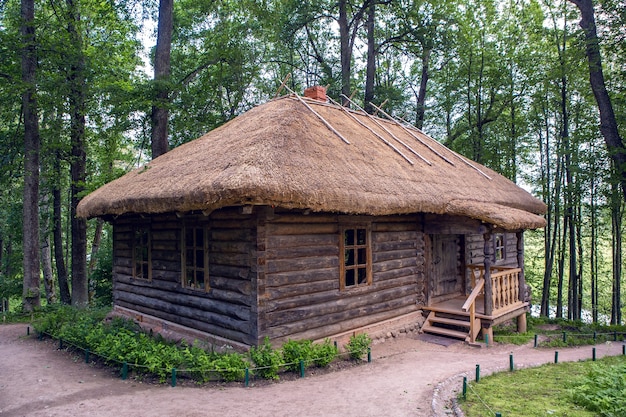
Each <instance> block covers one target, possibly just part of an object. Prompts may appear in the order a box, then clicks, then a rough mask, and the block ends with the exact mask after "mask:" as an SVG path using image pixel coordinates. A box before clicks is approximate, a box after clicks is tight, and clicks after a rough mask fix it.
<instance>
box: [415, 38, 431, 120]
mask: <svg viewBox="0 0 626 417" xmlns="http://www.w3.org/2000/svg"><path fill="white" fill-rule="evenodd" d="M431 53H432V49H430V48H426V47H424V48H423V50H422V77H421V78H420V89H419V92H418V93H417V103H416V108H415V113H416V114H415V127H417V128H418V129H421V128H422V127H424V114H425V113H426V87H427V84H428V78H429V76H430V74H429V72H428V69H429V65H430V55H431Z"/></svg>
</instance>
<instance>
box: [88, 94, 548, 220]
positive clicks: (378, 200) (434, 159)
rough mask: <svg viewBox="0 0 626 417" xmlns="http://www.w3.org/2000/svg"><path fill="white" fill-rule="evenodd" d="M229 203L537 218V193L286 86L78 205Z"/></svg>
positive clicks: (141, 207) (129, 209)
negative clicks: (284, 90) (280, 93)
mask: <svg viewBox="0 0 626 417" xmlns="http://www.w3.org/2000/svg"><path fill="white" fill-rule="evenodd" d="M305 103H306V104H305ZM307 105H308V106H309V107H307ZM314 112H316V113H317V114H318V115H319V116H318V115H316V114H315V113H314ZM322 119H323V120H322ZM381 126H384V128H383V127H381ZM332 129H334V130H335V131H333V130H332ZM399 141H401V142H403V143H400V142H399ZM235 205H273V206H276V207H284V208H293V209H310V210H312V211H325V212H338V213H350V214H368V215H390V214H404V213H420V212H423V213H438V214H450V215H461V216H466V217H470V218H474V219H479V220H482V221H484V222H487V223H491V224H494V225H496V226H499V227H503V228H505V229H508V230H516V229H527V228H539V227H543V226H544V225H545V221H544V219H543V217H542V216H541V214H542V213H544V212H545V205H544V204H543V203H542V202H541V201H540V200H538V199H536V198H535V197H533V196H532V195H531V194H529V193H528V192H526V191H525V190H523V189H522V188H520V187H518V186H517V185H515V184H514V183H513V182H511V181H509V180H508V179H506V178H505V177H503V176H501V175H499V174H497V173H496V172H494V171H492V170H490V169H488V168H486V167H484V166H481V165H479V164H476V163H474V162H471V161H468V160H467V159H465V158H463V157H461V156H460V155H458V154H456V153H454V152H452V151H450V150H449V149H447V148H445V147H444V146H443V145H441V144H439V143H438V142H437V141H435V140H434V139H432V138H430V137H428V136H426V135H425V134H424V133H422V132H421V131H419V130H417V129H415V128H405V127H402V126H400V125H399V124H398V123H396V122H393V121H391V120H387V119H382V118H371V117H368V116H366V115H365V114H363V113H360V112H352V111H346V110H345V109H344V108H342V107H338V106H334V105H330V104H326V103H322V102H320V101H315V100H309V99H304V101H303V100H302V99H299V98H297V97H295V96H286V97H282V98H279V99H276V100H273V101H270V102H267V103H265V104H263V105H260V106H258V107H256V108H253V109H252V110H250V111H248V112H246V113H244V114H242V115H240V116H239V117H237V118H235V119H233V120H231V121H230V122H228V123H226V124H225V125H223V126H221V127H219V128H218V129H215V130H213V131H211V132H209V133H207V134H206V135H204V136H202V137H201V138H199V139H196V140H194V141H191V142H189V143H186V144H184V145H182V146H179V147H177V148H175V149H173V150H171V151H170V152H168V153H166V154H164V155H162V156H160V157H158V158H156V159H154V160H153V161H151V162H150V163H149V164H147V165H146V166H145V167H144V168H142V169H138V170H135V171H133V172H130V173H128V174H126V175H124V176H123V177H121V178H118V179H117V180H115V181H112V182H111V183H109V184H106V185H104V186H103V187H101V188H99V189H98V190H96V191H94V192H93V193H91V194H90V195H88V196H87V197H85V198H84V199H83V200H82V201H81V202H80V204H79V206H78V209H77V214H78V215H79V216H81V217H97V216H104V215H121V214H124V213H163V212H188V211H193V210H203V211H211V210H215V209H218V208H221V207H225V206H235Z"/></svg>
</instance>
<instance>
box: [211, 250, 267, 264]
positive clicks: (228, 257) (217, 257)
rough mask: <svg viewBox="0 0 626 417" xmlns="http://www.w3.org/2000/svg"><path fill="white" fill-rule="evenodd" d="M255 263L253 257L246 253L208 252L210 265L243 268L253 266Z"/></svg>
mask: <svg viewBox="0 0 626 417" xmlns="http://www.w3.org/2000/svg"><path fill="white" fill-rule="evenodd" d="M255 262H256V261H255V259H254V257H253V256H251V255H250V254H248V253H245V254H240V253H221V252H209V264H210V265H211V264H213V265H227V266H245V265H250V264H254V263H255Z"/></svg>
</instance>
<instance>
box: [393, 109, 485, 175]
mask: <svg viewBox="0 0 626 417" xmlns="http://www.w3.org/2000/svg"><path fill="white" fill-rule="evenodd" d="M400 120H402V121H403V122H404V123H406V124H407V125H409V127H411V128H412V129H415V130H417V131H418V132H422V131H421V130H420V129H418V128H416V127H415V126H413V125H412V124H411V123H409V122H407V121H406V120H404V119H402V118H400ZM402 126H403V127H404V128H405V129H408V128H407V127H406V126H404V125H402ZM435 143H437V144H438V145H439V146H441V147H442V148H444V149H445V150H447V151H450V152H452V151H451V150H450V149H448V148H447V147H446V146H445V145H443V144H441V143H439V142H437V141H436V140H435ZM452 154H453V155H455V156H456V157H457V158H458V159H460V160H461V162H463V163H465V164H466V165H467V166H469V167H470V168H473V169H474V170H476V171H477V172H478V173H479V174H481V175H482V176H483V177H485V178H487V179H488V180H490V179H491V177H490V176H489V175H487V174H485V173H484V172H483V171H482V170H481V169H480V168H478V167H477V166H476V165H474V164H472V163H471V162H469V161H468V160H467V159H465V158H464V157H463V156H462V155H460V154H457V153H456V152H452ZM453 165H454V164H453Z"/></svg>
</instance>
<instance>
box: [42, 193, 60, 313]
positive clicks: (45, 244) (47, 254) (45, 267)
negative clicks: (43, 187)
mask: <svg viewBox="0 0 626 417" xmlns="http://www.w3.org/2000/svg"><path fill="white" fill-rule="evenodd" d="M41 211H42V213H43V215H42V218H41V230H40V237H41V244H40V250H41V270H42V273H43V283H44V288H45V290H46V301H47V302H48V304H52V303H55V302H56V298H57V297H56V290H55V285H54V274H53V272H52V250H51V247H50V216H49V213H50V195H49V194H48V193H47V192H46V193H44V194H43V196H42V198H41Z"/></svg>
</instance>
